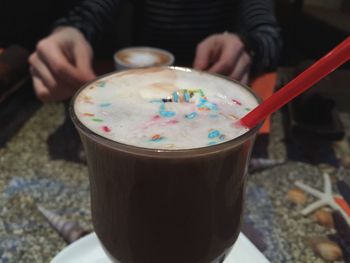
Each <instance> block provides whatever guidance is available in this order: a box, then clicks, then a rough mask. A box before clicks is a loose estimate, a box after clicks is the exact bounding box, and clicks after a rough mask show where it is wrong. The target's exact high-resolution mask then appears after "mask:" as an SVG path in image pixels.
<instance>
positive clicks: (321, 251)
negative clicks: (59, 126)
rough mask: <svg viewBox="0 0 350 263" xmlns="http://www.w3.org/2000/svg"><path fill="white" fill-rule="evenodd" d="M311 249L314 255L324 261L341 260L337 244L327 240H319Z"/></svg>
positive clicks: (341, 255)
mask: <svg viewBox="0 0 350 263" xmlns="http://www.w3.org/2000/svg"><path fill="white" fill-rule="evenodd" d="M313 249H314V251H315V253H316V254H318V255H319V256H321V257H322V258H323V259H325V260H329V261H336V260H341V259H342V258H343V252H342V251H341V249H340V247H339V246H338V244H337V243H335V242H333V241H331V240H329V239H320V240H318V241H317V242H316V243H315V244H314V246H313Z"/></svg>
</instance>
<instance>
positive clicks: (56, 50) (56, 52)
mask: <svg viewBox="0 0 350 263" xmlns="http://www.w3.org/2000/svg"><path fill="white" fill-rule="evenodd" d="M37 53H38V57H39V59H41V60H42V61H43V62H44V63H45V65H46V66H47V67H48V68H49V70H50V72H51V73H52V75H54V76H55V78H56V79H60V80H61V81H64V82H67V83H70V84H71V85H72V86H77V87H78V86H80V85H81V84H82V83H84V82H85V81H84V80H83V79H82V77H81V73H80V72H79V71H78V70H77V69H76V68H75V67H74V66H73V65H72V64H71V62H70V61H69V60H68V58H67V57H66V55H65V54H64V52H63V51H62V50H61V48H60V47H58V46H56V45H55V44H52V43H47V42H46V43H45V42H44V44H41V43H39V45H38V47H37Z"/></svg>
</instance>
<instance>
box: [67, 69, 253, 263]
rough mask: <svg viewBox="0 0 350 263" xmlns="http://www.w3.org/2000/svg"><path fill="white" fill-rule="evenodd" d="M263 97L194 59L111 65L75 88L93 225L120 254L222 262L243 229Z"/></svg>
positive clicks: (127, 262) (130, 261) (127, 260)
mask: <svg viewBox="0 0 350 263" xmlns="http://www.w3.org/2000/svg"><path fill="white" fill-rule="evenodd" d="M258 103H259V99H258V98H257V97H256V96H255V95H254V94H253V93H252V91H251V90H250V89H249V88H246V87H244V86H242V85H241V84H239V83H237V82H234V81H232V80H229V79H225V78H223V77H220V76H217V75H211V74H208V73H205V72H199V71H195V70H192V69H188V68H179V67H161V68H158V67H157V68H146V69H132V70H126V71H121V72H117V73H111V74H109V75H105V76H102V77H100V78H98V79H97V80H95V81H93V82H90V83H88V84H86V85H85V86H84V87H83V88H81V89H80V90H79V91H78V92H77V94H76V95H75V96H74V98H73V100H72V104H71V108H70V113H71V117H72V120H73V122H74V124H75V126H76V128H77V130H78V132H79V134H80V137H81V140H82V142H83V145H84V148H85V151H86V156H87V163H88V167H89V180H90V190H91V209H92V221H93V225H94V230H95V232H96V234H97V236H98V238H99V240H100V241H101V244H102V246H103V248H104V249H105V251H106V253H107V255H108V256H109V257H110V259H111V260H112V261H113V262H121V263H164V262H167V263H180V262H181V263H194V262H200V263H221V262H223V260H224V258H225V256H226V255H227V254H228V253H229V251H230V249H231V247H232V245H233V244H234V243H235V241H236V239H237V237H238V234H239V232H240V224H241V217H242V208H243V200H244V197H243V196H244V181H245V173H246V170H247V169H246V168H247V163H248V160H249V157H250V152H251V149H252V145H253V142H254V138H255V135H256V133H257V131H258V129H259V127H260V125H258V127H255V128H253V129H247V128H245V127H243V126H240V125H239V124H238V120H239V119H240V118H242V117H243V116H244V115H245V114H246V113H247V112H249V111H250V110H251V109H252V108H254V107H256V106H257V104H258Z"/></svg>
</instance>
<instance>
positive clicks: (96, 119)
mask: <svg viewBox="0 0 350 263" xmlns="http://www.w3.org/2000/svg"><path fill="white" fill-rule="evenodd" d="M92 120H93V121H95V122H103V120H102V119H99V118H93V119H92Z"/></svg>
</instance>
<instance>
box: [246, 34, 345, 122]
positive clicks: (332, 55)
mask: <svg viewBox="0 0 350 263" xmlns="http://www.w3.org/2000/svg"><path fill="white" fill-rule="evenodd" d="M349 59H350V37H348V38H346V39H345V40H344V41H343V42H341V43H340V44H339V45H338V46H336V47H335V48H334V49H333V50H331V51H330V52H329V53H328V54H327V55H325V56H324V57H322V58H321V59H319V60H318V61H316V62H315V63H314V64H313V65H311V66H310V67H309V68H307V69H306V70H305V71H304V72H302V73H301V74H299V75H298V76H297V77H296V78H294V79H293V80H292V81H290V82H289V83H287V84H286V85H285V86H284V87H283V88H281V89H280V90H278V91H277V92H275V93H274V94H272V95H271V96H270V97H269V98H267V99H266V100H265V101H264V102H262V103H261V104H260V105H259V106H257V107H256V108H255V109H254V110H252V111H251V112H249V113H248V114H247V115H246V116H244V117H243V118H242V119H241V123H242V124H243V125H244V126H246V127H248V128H253V127H255V126H256V125H258V124H259V123H260V122H262V121H263V120H264V119H265V118H266V117H267V116H268V115H270V114H271V113H273V112H275V111H277V110H278V109H279V108H281V107H282V106H283V105H285V104H286V103H288V102H289V101H291V100H292V99H293V98H295V97H296V96H298V95H299V94H301V93H303V92H304V91H306V90H307V89H309V88H310V87H312V86H313V85H314V84H315V83H316V82H318V81H319V80H321V79H322V78H324V77H325V76H327V75H328V74H329V73H331V72H332V71H334V70H335V69H336V68H338V67H339V66H341V65H342V64H344V63H345V62H347V61H348V60H349Z"/></svg>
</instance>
